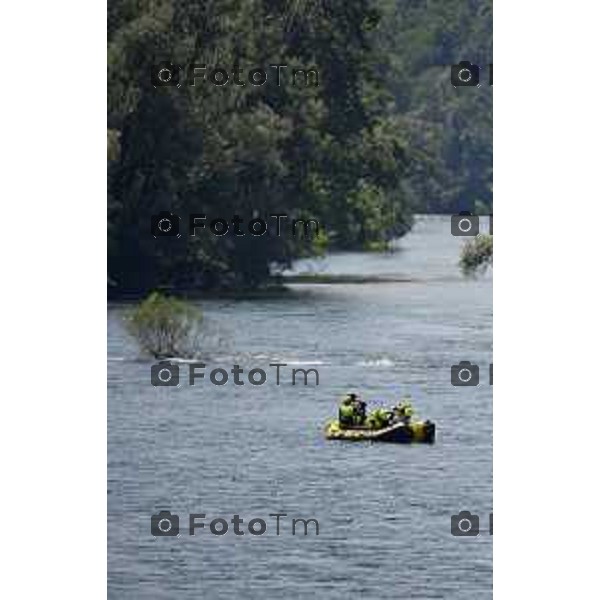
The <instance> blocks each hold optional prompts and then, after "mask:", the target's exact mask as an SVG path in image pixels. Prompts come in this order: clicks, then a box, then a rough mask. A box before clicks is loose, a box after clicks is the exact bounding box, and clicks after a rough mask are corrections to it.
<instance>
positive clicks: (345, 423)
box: [338, 394, 356, 429]
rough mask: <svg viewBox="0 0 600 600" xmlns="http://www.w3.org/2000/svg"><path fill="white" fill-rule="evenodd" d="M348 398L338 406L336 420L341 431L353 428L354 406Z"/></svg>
mask: <svg viewBox="0 0 600 600" xmlns="http://www.w3.org/2000/svg"><path fill="white" fill-rule="evenodd" d="M350 396H351V394H349V395H348V396H346V397H345V398H344V399H343V400H342V403H341V404H340V409H339V415H338V420H339V422H340V427H341V428H342V429H347V428H348V427H353V426H354V422H355V419H356V415H355V413H356V406H355V404H354V402H353V400H352V398H351V397H350Z"/></svg>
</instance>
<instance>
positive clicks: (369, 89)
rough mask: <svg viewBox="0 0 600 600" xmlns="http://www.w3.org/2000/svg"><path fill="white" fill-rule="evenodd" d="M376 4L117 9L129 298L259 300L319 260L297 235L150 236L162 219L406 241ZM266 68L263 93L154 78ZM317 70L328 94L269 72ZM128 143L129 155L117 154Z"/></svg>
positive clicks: (124, 280) (113, 262)
mask: <svg viewBox="0 0 600 600" xmlns="http://www.w3.org/2000/svg"><path fill="white" fill-rule="evenodd" d="M380 22H381V13H380V9H379V1H378V0H356V1H353V2H347V1H346V0H327V2H298V1H297V0H286V1H283V2H273V1H272V0H220V1H219V2H217V3H207V2H197V1H195V0H158V1H157V2H154V1H153V2H150V1H149V0H142V1H134V0H111V2H110V5H109V27H108V30H109V47H108V71H109V78H108V80H109V97H108V123H109V128H110V130H111V139H112V149H111V153H110V155H111V161H110V162H109V232H108V234H109V261H108V266H109V277H110V280H111V281H113V282H114V284H115V285H114V287H115V288H116V289H118V290H120V291H122V292H124V291H142V292H144V291H149V290H150V289H155V288H157V287H163V286H168V287H172V288H189V287H202V288H211V287H220V288H222V287H230V288H235V289H239V288H247V287H250V288H252V287H257V286H260V285H261V284H262V283H263V282H265V281H266V280H267V279H268V278H269V276H270V273H271V270H272V267H273V266H274V265H275V266H280V267H285V266H289V265H290V263H291V261H292V260H293V259H294V258H296V257H298V256H304V255H307V254H312V253H315V252H317V251H319V250H320V251H322V250H323V243H322V242H309V241H306V240H303V239H301V238H300V239H299V238H293V237H291V236H283V235H282V236H281V237H277V236H270V235H265V236H263V237H261V238H257V237H253V236H249V235H248V234H246V235H245V236H244V237H242V236H237V237H236V236H232V235H228V236H225V237H223V238H216V237H215V236H212V235H211V234H210V233H208V232H206V233H205V235H197V236H195V237H188V236H185V235H183V236H182V237H181V238H179V239H177V240H174V239H160V240H156V239H154V238H152V236H151V235H150V232H149V228H150V225H149V224H150V216H151V215H152V214H156V213H157V212H159V211H160V210H171V211H173V212H175V213H179V214H182V215H187V214H190V213H198V212H202V213H205V214H207V215H208V216H209V218H216V217H224V218H231V217H232V216H233V215H234V214H238V215H239V216H240V217H242V218H243V219H245V220H246V223H247V222H248V220H249V219H251V218H253V216H254V213H258V214H259V215H260V216H261V217H263V218H267V217H268V215H269V214H270V213H286V214H288V215H289V218H290V220H291V219H293V218H299V216H300V215H308V216H310V217H311V218H315V219H318V220H319V221H320V222H321V223H322V225H323V227H324V228H325V229H326V230H327V238H326V240H327V242H326V243H327V245H328V246H329V247H331V248H335V247H345V248H361V247H363V246H364V245H365V244H366V243H370V242H378V241H382V240H383V241H385V240H388V239H390V238H391V237H395V236H397V235H399V234H402V233H404V232H406V231H407V229H408V227H409V226H410V212H409V209H408V205H407V201H406V196H405V194H404V192H403V189H402V185H401V182H402V179H403V175H404V173H405V171H406V169H407V165H408V159H407V156H406V154H407V153H406V151H405V148H406V140H404V139H403V138H402V136H401V135H400V132H399V130H398V129H397V127H395V125H394V122H393V118H394V116H393V110H394V107H393V102H392V98H391V96H390V95H389V92H388V91H387V90H386V85H387V82H386V81H385V80H384V78H382V76H381V67H382V65H383V64H385V62H386V61H387V58H386V56H385V55H383V54H382V53H381V52H380V50H379V48H378V46H377V44H376V36H377V35H378V34H379V26H380ZM163 60H171V61H172V62H174V63H179V64H184V65H185V64H190V63H205V64H207V65H211V66H217V65H218V66H223V67H225V68H227V70H228V71H230V73H231V72H232V69H233V68H234V67H235V65H237V64H239V66H240V67H241V68H243V69H244V71H245V73H247V71H248V69H250V68H252V67H256V66H261V67H266V71H267V72H268V77H269V79H268V81H267V83H266V84H265V85H263V86H260V87H256V86H252V85H249V84H246V85H245V86H243V87H242V86H236V85H234V84H233V83H231V82H230V83H229V84H227V85H225V86H222V87H218V86H215V85H212V84H210V83H208V82H207V81H206V82H202V81H200V80H199V81H198V82H197V84H196V85H195V86H194V87H191V86H188V85H185V84H184V85H182V86H181V87H179V88H171V87H165V88H158V89H156V88H154V87H153V86H152V85H151V82H150V69H151V65H153V64H156V63H158V62H160V61H163ZM272 63H280V64H287V65H289V68H288V69H287V72H288V73H289V72H290V71H291V69H292V68H302V67H304V68H309V67H313V66H315V67H316V68H317V69H318V71H319V80H320V85H319V86H318V87H303V86H292V85H291V83H290V77H289V75H288V76H287V78H286V74H285V73H284V76H283V82H282V84H281V86H277V84H276V83H275V81H274V78H275V71H274V69H270V68H269V67H268V65H269V64H272ZM115 140H118V142H119V143H118V150H119V151H118V152H116V151H115V148H114V147H115V143H114V141H115Z"/></svg>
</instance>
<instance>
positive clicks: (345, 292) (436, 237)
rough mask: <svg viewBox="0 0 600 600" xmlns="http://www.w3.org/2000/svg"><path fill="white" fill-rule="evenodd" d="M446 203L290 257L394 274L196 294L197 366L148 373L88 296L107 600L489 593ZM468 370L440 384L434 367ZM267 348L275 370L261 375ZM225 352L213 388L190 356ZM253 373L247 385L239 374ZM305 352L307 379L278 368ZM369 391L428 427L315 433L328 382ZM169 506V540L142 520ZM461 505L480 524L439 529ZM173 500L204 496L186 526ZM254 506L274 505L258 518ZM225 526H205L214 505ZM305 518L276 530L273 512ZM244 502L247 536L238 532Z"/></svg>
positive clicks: (480, 478) (482, 491) (485, 342)
mask: <svg viewBox="0 0 600 600" xmlns="http://www.w3.org/2000/svg"><path fill="white" fill-rule="evenodd" d="M462 243H463V241H462V240H461V238H456V237H453V236H452V235H451V234H450V217H419V218H417V221H416V224H415V227H414V228H413V231H412V232H411V233H410V234H408V235H407V236H406V237H405V238H403V239H402V240H400V242H399V243H398V247H397V249H396V251H395V252H393V253H388V254H354V253H345V254H336V255H333V256H330V257H326V258H325V259H319V260H310V261H304V262H302V263H300V264H299V265H298V267H297V269H298V270H307V269H308V270H311V271H317V272H325V273H333V274H336V273H339V274H357V275H378V274H379V275H392V276H395V277H398V278H401V279H406V280H407V281H403V282H395V283H390V282H386V283H365V284H326V285H325V284H321V285H319V284H309V285H307V284H302V285H300V284H298V285H296V284H294V285H292V286H291V287H292V290H291V291H290V292H289V293H286V294H282V296H281V297H274V298H268V299H260V300H238V301H235V300H206V301H202V302H200V306H201V307H202V310H203V311H204V315H205V321H206V327H207V331H208V332H209V334H207V340H206V347H205V348H204V351H203V355H202V359H203V361H204V362H205V363H206V373H207V375H206V376H205V379H204V380H197V381H196V384H195V385H194V386H189V385H188V383H187V372H188V365H186V364H185V363H184V364H181V365H180V372H181V385H180V386H179V387H169V386H166V387H154V386H153V385H151V382H150V369H151V365H152V364H153V361H152V360H150V359H145V358H143V357H141V356H140V354H139V351H138V349H137V347H136V345H135V343H134V342H133V340H132V339H131V338H130V337H129V336H128V334H127V333H126V331H125V328H124V326H123V318H124V316H125V314H126V312H127V310H128V308H127V307H126V306H124V305H121V304H118V303H114V304H110V305H109V309H108V413H109V417H108V443H109V449H108V550H109V557H108V570H109V582H108V593H109V598H114V599H119V600H123V599H129V598H132V599H133V598H144V599H145V598H148V599H150V598H152V599H167V598H169V599H173V598H177V599H192V598H194V599H197V598H206V599H220V598H224V599H225V598H232V599H233V598H235V599H238V598H248V599H256V600H259V599H260V600H264V599H281V598H286V599H288V598H317V599H319V600H321V599H334V598H336V599H337V598H339V599H342V598H343V599H346V598H349V597H362V598H373V599H380V598H407V599H408V598H410V599H417V598H418V599H425V598H444V599H457V600H458V599H460V600H470V599H473V600H482V599H486V598H490V599H491V598H492V540H493V537H492V536H491V535H490V533H489V531H488V515H489V513H490V512H491V511H492V389H493V388H492V387H491V386H490V385H489V379H488V367H489V364H490V363H491V362H492V276H491V274H490V273H488V274H486V275H484V276H482V277H479V278H477V279H467V278H465V277H463V276H462V275H461V273H460V271H459V269H458V266H457V260H458V254H459V250H460V247H461V245H462ZM463 360H468V361H471V362H472V363H475V364H478V365H479V367H480V384H479V385H478V386H476V387H455V386H453V385H451V383H450V371H451V366H452V365H453V364H456V363H458V362H459V361H463ZM269 363H286V364H287V365H288V366H287V367H281V381H280V385H277V384H276V381H275V369H274V368H273V367H269ZM233 364H239V365H240V367H242V368H244V375H242V376H241V377H242V380H243V381H245V385H243V386H241V385H235V384H234V383H233V377H232V376H230V380H229V382H228V383H227V384H225V385H222V386H217V385H213V384H212V383H210V381H209V379H208V373H209V372H210V370H212V369H214V368H217V367H223V368H225V369H226V370H227V371H230V370H231V368H232V365H233ZM252 368H262V369H263V370H264V371H265V372H266V373H267V381H266V382H265V383H264V384H263V385H260V386H258V385H257V386H254V385H250V384H249V383H248V381H247V375H246V373H247V371H248V369H252ZM292 368H304V369H309V368H313V369H317V371H318V373H319V385H318V386H317V385H315V384H314V377H313V376H312V375H310V376H309V381H308V385H306V386H305V385H304V382H303V377H302V376H301V375H300V376H299V377H298V378H297V380H296V385H292V382H291V369H292ZM349 390H355V391H358V392H359V393H360V394H361V396H363V398H364V399H365V400H366V401H368V402H369V405H370V406H375V405H378V404H381V405H384V404H387V405H390V404H392V402H394V401H395V400H397V399H398V398H399V397H400V395H404V394H410V395H411V396H412V398H413V403H414V405H415V407H416V410H417V413H418V415H420V416H422V417H424V418H429V419H431V420H432V421H435V423H436V424H437V440H436V443H435V444H434V445H431V446H429V445H414V446H403V445H393V444H390V445H386V444H349V443H342V442H327V441H325V440H324V439H323V435H322V427H323V424H324V423H325V421H326V420H327V419H328V418H330V417H333V416H335V415H336V412H337V402H338V400H339V398H340V397H341V396H342V395H343V394H344V393H345V392H347V391H349ZM160 510H170V511H171V512H172V513H176V514H178V515H179V518H180V526H181V531H180V536H179V537H156V538H155V537H153V536H152V535H151V532H150V527H151V515H153V514H155V513H157V512H158V511H160ZM460 510H469V511H471V512H472V513H476V514H478V515H479V516H480V530H481V531H480V535H479V536H477V537H457V536H453V535H451V532H450V524H451V516H452V515H454V514H456V513H458V512H459V511H460ZM189 513H205V514H206V520H205V522H206V523H207V525H206V527H205V528H204V529H197V530H196V532H195V533H196V535H194V536H190V535H189V534H188V515H189ZM272 513H287V515H288V517H285V518H283V517H282V519H281V523H282V531H281V535H279V536H277V535H276V533H275V529H274V528H275V519H274V518H273V517H269V516H268V515H269V514H272ZM234 514H239V515H240V517H241V518H243V519H244V526H243V528H242V530H244V531H246V533H245V535H240V536H238V535H235V534H234V532H233V529H232V526H231V525H230V529H229V531H228V532H227V534H225V535H222V536H217V535H213V534H211V533H210V531H209V530H208V523H209V522H210V521H211V520H212V519H214V518H216V517H224V518H225V519H226V520H227V521H230V520H231V518H232V517H233V515H234ZM292 517H294V518H304V519H308V518H313V519H317V520H318V523H319V535H318V536H317V535H315V533H314V527H312V525H311V526H309V528H308V535H306V536H305V535H304V530H303V528H302V526H300V527H299V528H298V529H297V530H296V535H292V533H291V519H292ZM254 518H263V519H264V520H265V521H266V523H267V525H268V530H267V532H265V534H264V535H261V536H253V535H250V534H249V533H248V532H247V525H246V524H247V523H248V520H250V519H254Z"/></svg>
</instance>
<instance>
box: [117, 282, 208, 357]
mask: <svg viewBox="0 0 600 600" xmlns="http://www.w3.org/2000/svg"><path fill="white" fill-rule="evenodd" d="M201 323H202V313H201V311H200V310H199V309H198V308H196V307H195V306H193V305H191V304H189V303H188V302H185V301H183V300H179V299H177V298H172V297H167V296H164V295H162V294H160V293H158V292H153V293H152V294H150V295H149V296H148V298H146V299H145V300H144V301H143V302H142V303H141V304H140V305H139V306H138V307H137V308H136V309H135V310H134V311H133V313H132V314H131V315H130V316H129V317H128V319H127V326H128V329H129V331H130V332H131V333H132V334H133V336H134V337H135V339H136V340H137V342H138V343H139V345H140V347H141V349H142V350H143V351H144V352H147V353H149V354H151V355H152V356H154V357H155V358H166V357H191V356H194V354H195V353H196V352H197V350H198V342H199V338H200V326H201Z"/></svg>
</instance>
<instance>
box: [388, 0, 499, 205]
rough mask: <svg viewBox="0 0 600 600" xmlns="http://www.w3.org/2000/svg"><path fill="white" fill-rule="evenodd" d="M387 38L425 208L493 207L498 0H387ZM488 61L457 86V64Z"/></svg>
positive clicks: (413, 190) (411, 184)
mask: <svg viewBox="0 0 600 600" xmlns="http://www.w3.org/2000/svg"><path fill="white" fill-rule="evenodd" d="M385 6H386V11H385V14H386V17H385V18H384V20H383V26H382V28H381V29H382V31H381V35H380V37H379V43H380V44H381V47H382V48H383V49H384V52H386V53H388V54H389V55H390V60H389V66H388V69H387V70H386V79H387V81H388V82H389V87H390V89H391V91H392V93H393V95H394V98H395V101H396V106H397V110H398V113H399V123H400V127H401V128H402V130H403V136H404V139H405V140H406V141H407V142H408V143H409V145H410V148H411V153H412V156H413V158H415V160H413V163H412V168H411V171H410V174H409V176H408V177H407V178H406V181H405V185H406V190H407V194H408V195H409V197H410V200H411V204H412V206H413V207H414V208H415V210H418V211H420V212H441V213H451V212H458V211H460V210H471V211H473V212H476V211H477V212H486V213H489V212H492V190H491V180H492V89H493V88H492V86H490V85H489V84H488V69H487V67H488V64H489V63H491V62H492V0H481V1H480V2H477V3H473V2H466V1H465V0H428V1H427V2H425V1H424V0H411V1H407V0H386V2H385ZM461 60H468V61H470V62H472V63H475V64H477V65H479V66H480V67H481V68H482V71H481V74H480V75H481V76H480V87H478V88H476V87H459V88H454V87H453V86H452V85H451V83H450V66H451V65H452V64H455V63H458V62H459V61H461Z"/></svg>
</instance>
